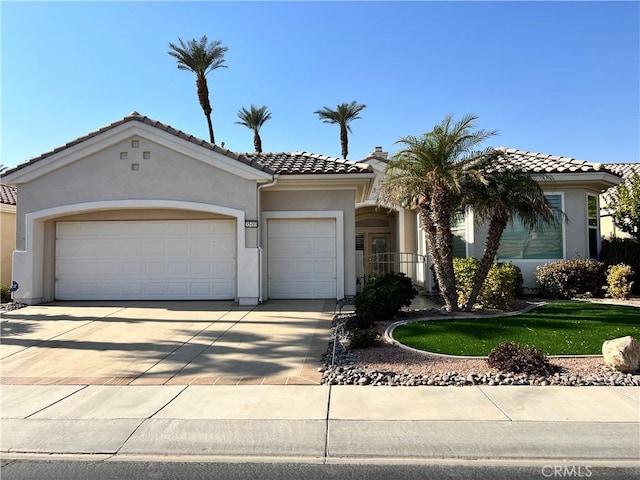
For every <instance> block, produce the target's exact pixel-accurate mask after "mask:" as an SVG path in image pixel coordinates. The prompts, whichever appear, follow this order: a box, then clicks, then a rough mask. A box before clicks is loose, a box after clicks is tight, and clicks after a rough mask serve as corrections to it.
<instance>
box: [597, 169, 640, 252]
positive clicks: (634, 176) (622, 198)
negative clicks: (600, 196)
mask: <svg viewBox="0 0 640 480" xmlns="http://www.w3.org/2000/svg"><path fill="white" fill-rule="evenodd" d="M605 200H606V202H607V205H608V206H609V207H610V208H611V209H613V223H614V224H615V225H616V227H618V228H619V229H620V230H622V231H623V232H625V233H628V234H629V235H631V236H632V237H633V238H635V239H636V240H638V241H640V175H639V174H638V172H632V173H631V176H630V177H629V178H628V179H626V181H625V182H623V183H621V184H620V185H618V186H617V187H615V188H614V189H613V190H612V191H611V192H610V193H608V194H607V195H606V196H605Z"/></svg>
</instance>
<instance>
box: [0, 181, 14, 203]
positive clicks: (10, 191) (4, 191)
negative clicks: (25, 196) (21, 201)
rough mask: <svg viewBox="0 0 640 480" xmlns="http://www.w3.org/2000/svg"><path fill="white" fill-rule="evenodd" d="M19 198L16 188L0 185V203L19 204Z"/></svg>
mask: <svg viewBox="0 0 640 480" xmlns="http://www.w3.org/2000/svg"><path fill="white" fill-rule="evenodd" d="M17 200H18V196H17V191H16V187H12V186H11V185H5V184H4V183H2V184H0V203H2V204H5V205H15V204H16V203H17Z"/></svg>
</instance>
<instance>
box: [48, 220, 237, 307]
mask: <svg viewBox="0 0 640 480" xmlns="http://www.w3.org/2000/svg"><path fill="white" fill-rule="evenodd" d="M235 244H236V235H235V221H234V220H174V221H101V222H58V223H57V224H56V262H55V263H56V266H55V270H56V280H55V292H56V298H57V299H59V300H159V299H162V300H190V299H214V300H226V299H233V298H235V284H236V252H235V250H236V248H235Z"/></svg>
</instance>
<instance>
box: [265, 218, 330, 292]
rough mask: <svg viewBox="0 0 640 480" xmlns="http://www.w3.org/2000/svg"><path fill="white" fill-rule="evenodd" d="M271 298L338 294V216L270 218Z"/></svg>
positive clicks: (269, 283)
mask: <svg viewBox="0 0 640 480" xmlns="http://www.w3.org/2000/svg"><path fill="white" fill-rule="evenodd" d="M267 252H268V253H267V254H268V258H269V260H268V265H267V268H268V288H269V297H270V298H336V275H337V273H336V272H337V263H336V221H335V219H328V218H327V219H326V218H321V219H270V220H269V224H268V250H267Z"/></svg>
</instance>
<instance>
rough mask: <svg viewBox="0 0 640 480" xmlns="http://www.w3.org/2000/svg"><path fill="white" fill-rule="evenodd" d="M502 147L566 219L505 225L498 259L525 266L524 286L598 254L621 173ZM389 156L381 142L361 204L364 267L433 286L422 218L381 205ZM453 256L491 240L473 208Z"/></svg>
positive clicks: (506, 161)
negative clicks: (605, 209) (606, 200)
mask: <svg viewBox="0 0 640 480" xmlns="http://www.w3.org/2000/svg"><path fill="white" fill-rule="evenodd" d="M498 150H501V151H502V152H503V155H502V157H501V159H500V161H499V162H496V163H495V165H496V166H498V168H509V166H517V167H520V168H523V169H524V170H526V171H528V172H530V173H533V174H535V175H537V176H538V179H539V182H540V184H541V186H542V188H543V189H544V190H545V192H546V195H547V197H548V199H549V201H550V202H551V204H552V205H554V206H556V207H558V208H559V209H560V210H561V211H563V212H564V213H565V214H566V217H567V219H566V221H564V222H559V224H558V225H557V226H556V227H548V228H546V229H544V230H541V231H537V232H531V233H529V232H528V231H525V230H524V229H523V228H522V226H521V225H519V224H517V223H516V224H515V225H513V226H508V227H507V229H506V230H505V232H504V234H503V236H502V241H501V246H500V250H499V252H498V260H499V261H510V262H513V263H514V264H515V265H517V266H518V267H520V269H521V270H522V274H523V278H524V287H525V288H527V289H534V288H535V287H536V282H535V275H534V274H535V268H536V266H538V265H541V264H543V263H547V262H552V261H555V260H561V259H570V258H574V257H577V256H579V257H583V258H584V257H586V258H597V256H598V253H599V249H600V238H601V237H600V222H599V214H598V212H599V196H600V194H601V193H602V192H603V191H605V190H606V189H608V188H610V187H612V186H614V185H616V184H618V183H619V182H620V181H621V179H620V177H619V176H618V175H617V174H615V173H614V172H613V171H611V170H609V169H607V168H605V167H604V166H603V165H601V164H597V163H590V162H585V161H582V160H576V159H573V158H568V157H560V156H555V155H546V154H541V153H536V152H527V151H522V150H516V149H511V148H505V147H500V148H498ZM385 160H386V155H385V154H384V152H382V149H381V148H376V152H374V153H372V154H371V155H370V156H369V157H367V158H366V159H365V160H363V161H365V162H367V163H370V164H371V166H372V167H373V169H374V170H375V171H376V174H377V178H376V182H375V187H374V189H373V190H372V193H371V196H370V197H369V198H368V199H367V200H366V201H365V202H361V203H359V204H357V205H356V245H358V247H356V248H357V249H358V248H359V249H361V250H362V251H363V252H364V254H363V255H362V257H363V258H364V261H363V263H364V265H363V266H362V267H360V268H359V269H358V270H359V271H360V272H363V274H364V275H365V276H366V275H368V274H372V273H384V272H387V271H402V272H405V273H407V275H408V276H411V277H412V278H413V279H414V280H415V282H416V283H417V284H419V285H422V286H424V287H425V288H426V289H428V290H430V289H431V288H432V287H433V281H432V275H431V272H430V270H429V267H430V265H431V264H430V260H429V258H428V255H427V247H426V240H425V238H424V233H423V232H422V230H421V225H420V221H419V218H418V217H417V215H415V213H414V212H411V211H409V210H406V209H400V210H398V209H388V208H384V207H377V201H376V199H377V187H378V185H379V184H380V182H382V181H384V171H385V167H386V163H385ZM454 234H455V235H456V238H455V242H454V254H455V255H456V256H457V257H477V258H479V257H481V256H482V253H483V251H484V243H485V239H486V226H482V225H476V224H475V223H474V219H473V212H472V211H470V212H468V213H467V215H466V219H465V220H464V221H463V222H462V223H460V224H459V225H455V226H454Z"/></svg>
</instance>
